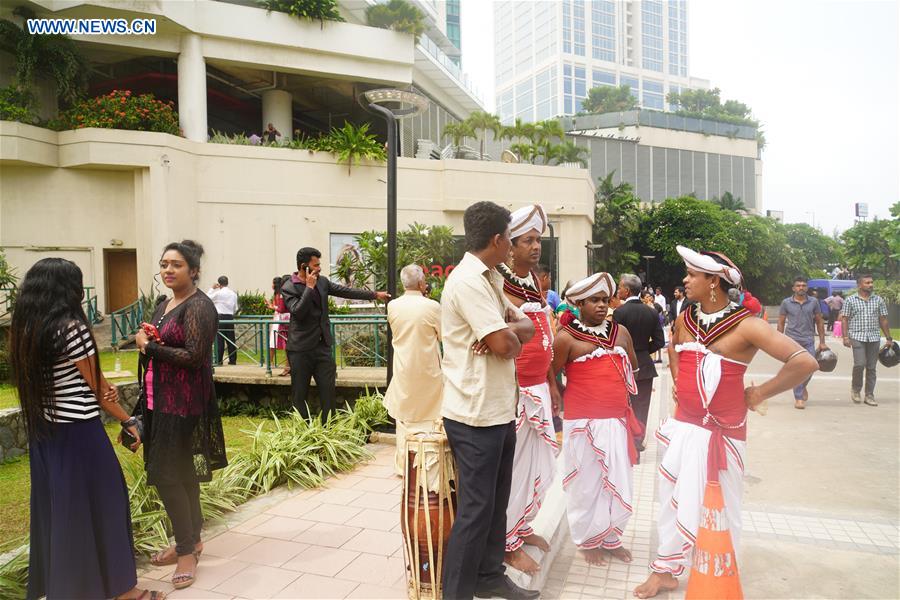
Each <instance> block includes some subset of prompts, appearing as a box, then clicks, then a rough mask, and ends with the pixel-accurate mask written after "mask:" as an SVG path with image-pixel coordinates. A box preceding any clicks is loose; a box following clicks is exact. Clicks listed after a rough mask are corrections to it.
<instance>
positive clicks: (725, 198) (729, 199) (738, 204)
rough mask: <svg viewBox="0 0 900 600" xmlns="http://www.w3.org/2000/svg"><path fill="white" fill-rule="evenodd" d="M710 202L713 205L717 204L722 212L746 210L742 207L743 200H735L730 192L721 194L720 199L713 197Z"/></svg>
mask: <svg viewBox="0 0 900 600" xmlns="http://www.w3.org/2000/svg"><path fill="white" fill-rule="evenodd" d="M712 202H713V204H718V205H719V208H721V209H723V210H733V211H734V212H740V211H746V210H747V207H746V206H744V202H743V200H741V199H740V198H735V197H734V196H732V195H731V192H725V193H724V194H722V197H721V198H717V197H716V196H713V199H712Z"/></svg>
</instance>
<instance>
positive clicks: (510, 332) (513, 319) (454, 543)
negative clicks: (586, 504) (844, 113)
mask: <svg viewBox="0 0 900 600" xmlns="http://www.w3.org/2000/svg"><path fill="white" fill-rule="evenodd" d="M509 221H510V213H509V211H508V210H506V209H505V208H503V207H501V206H497V205H496V204H494V203H493V202H478V203H476V204H473V205H472V206H470V207H469V208H468V209H466V212H465V215H464V216H463V224H464V227H465V234H466V250H467V252H466V254H465V256H464V257H463V259H462V260H461V261H460V263H459V265H457V267H456V268H455V269H454V270H453V272H452V273H451V274H450V276H449V277H448V278H447V282H446V284H445V285H444V291H443V294H442V296H441V331H442V332H443V341H444V360H443V362H442V367H443V373H444V402H443V406H442V408H441V414H442V415H443V417H444V429H445V431H446V432H447V437H448V439H449V440H450V447H451V449H452V451H453V457H454V459H455V461H456V472H457V484H458V489H457V511H456V520H455V521H454V523H453V529H452V531H451V532H450V540H449V543H448V545H447V553H446V555H445V556H444V572H443V576H442V583H443V596H444V598H447V599H450V600H458V599H469V598H472V597H473V595H474V596H477V597H479V598H493V597H500V598H514V599H528V598H537V597H538V596H539V595H540V592H537V591H532V590H526V589H523V588H520V587H519V586H517V585H516V584H514V583H513V582H512V581H511V580H510V579H509V577H507V576H506V574H505V570H506V567H505V566H504V565H503V557H504V550H505V546H506V543H505V542H506V506H507V504H508V503H509V493H510V484H511V478H512V466H513V454H514V453H515V447H516V429H515V422H514V419H515V411H516V403H517V401H518V387H517V385H516V367H515V362H514V361H515V358H516V356H518V355H519V352H520V351H521V350H522V344H523V343H526V342H527V341H528V340H529V339H531V337H532V336H533V335H534V325H533V324H532V322H531V320H530V319H528V318H527V317H526V316H525V315H524V314H523V313H522V312H521V311H520V310H519V309H517V308H516V307H514V306H513V305H512V304H511V303H510V302H509V300H507V299H506V297H505V296H504V295H503V290H502V288H503V278H502V277H501V276H500V274H499V273H498V272H497V271H496V269H495V267H496V266H497V265H498V264H500V263H501V262H503V261H504V260H506V258H507V257H508V256H509V252H510V248H511V242H510V238H509Z"/></svg>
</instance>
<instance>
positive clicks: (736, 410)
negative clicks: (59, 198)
mask: <svg viewBox="0 0 900 600" xmlns="http://www.w3.org/2000/svg"><path fill="white" fill-rule="evenodd" d="M463 220H464V228H465V245H466V253H465V255H464V257H463V258H462V260H461V261H460V262H459V264H458V265H457V267H456V268H455V269H454V270H453V271H452V273H451V274H450V275H449V276H448V278H447V280H446V283H445V286H444V289H443V294H442V296H441V300H440V303H438V302H436V301H434V300H431V299H429V298H428V297H427V295H426V290H427V285H426V277H425V273H424V271H423V270H422V268H421V267H419V266H417V265H407V266H405V267H404V268H403V269H402V271H401V274H400V278H401V281H402V284H403V287H404V293H403V295H402V296H401V297H399V298H397V299H396V300H394V301H392V302H390V303H389V304H388V307H387V313H388V322H389V324H390V327H391V329H392V331H393V334H394V337H393V344H394V350H395V352H394V360H395V363H394V373H395V376H394V378H393V380H392V381H391V382H390V385H389V387H388V389H387V393H386V396H385V405H386V407H387V409H388V411H389V412H390V414H391V415H392V416H393V417H394V419H395V420H396V422H397V432H398V435H397V439H398V460H397V467H398V472H400V471H401V468H402V464H403V462H402V457H401V456H400V453H401V452H402V451H403V441H404V439H405V436H406V435H407V434H409V433H414V432H417V431H441V432H443V433H445V434H446V436H447V438H448V439H449V442H450V446H451V450H452V453H453V457H454V459H455V465H456V475H457V477H456V486H457V487H456V491H457V495H458V498H457V514H456V518H455V520H454V522H453V527H452V531H451V534H450V539H449V544H448V547H447V552H446V555H445V556H444V561H443V573H442V588H443V595H444V597H446V598H454V599H456V598H472V597H473V596H475V597H503V598H535V597H537V596H538V595H539V592H538V591H535V590H527V589H524V588H521V587H519V586H518V585H516V584H515V583H514V582H513V581H512V580H511V579H510V578H509V577H508V576H507V575H506V572H505V569H506V567H505V565H511V566H513V567H515V568H517V569H519V570H521V571H524V572H526V573H534V572H535V571H536V570H538V569H539V568H540V567H539V565H538V564H537V563H536V562H535V560H534V559H533V558H532V557H531V556H530V555H529V554H528V553H526V552H524V550H523V547H524V546H526V545H530V546H535V547H537V548H540V549H543V550H548V549H549V542H548V541H547V540H546V539H544V538H542V537H541V536H539V535H538V534H537V533H536V532H535V531H534V529H533V528H532V524H533V523H534V520H535V518H536V516H537V515H538V513H539V511H540V509H541V505H542V502H543V500H544V498H545V496H546V493H547V489H548V486H549V484H550V482H552V481H553V480H554V478H555V477H556V476H557V473H556V468H557V456H558V455H559V453H560V452H562V454H563V457H562V461H561V463H562V468H563V472H562V473H560V474H559V475H560V476H561V478H562V481H563V487H564V491H565V496H566V506H567V515H568V516H567V518H568V521H569V525H570V531H571V537H572V541H573V543H574V544H575V545H576V546H577V547H578V548H579V549H580V550H581V551H582V552H583V553H584V555H585V557H586V559H587V560H588V562H590V563H591V564H603V563H604V562H606V561H608V560H618V561H623V562H631V560H632V556H631V553H630V551H629V550H628V549H627V548H625V547H624V546H623V543H622V536H623V532H624V531H625V529H626V528H627V527H628V523H629V519H630V517H631V514H632V473H633V466H634V465H635V464H638V463H639V461H640V455H641V452H642V451H643V450H644V448H645V437H646V432H647V428H648V422H647V419H648V417H647V415H648V412H649V408H650V397H651V391H652V385H653V379H654V378H655V377H657V376H658V373H657V370H656V366H655V365H656V364H659V359H658V358H657V359H656V360H654V354H656V353H658V352H659V351H661V350H662V349H663V348H666V352H667V354H668V369H669V372H670V374H671V377H672V379H673V381H674V399H675V400H676V402H677V407H676V410H675V413H674V415H673V416H671V417H670V418H668V419H667V420H665V421H664V422H663V423H662V424H661V425H660V426H659V428H658V429H657V431H656V432H655V437H656V439H657V440H658V441H659V443H660V444H661V446H662V447H663V448H664V451H663V453H662V459H661V460H662V461H661V464H660V468H659V482H658V485H657V489H658V496H659V498H658V500H659V506H660V510H659V513H658V518H657V536H658V540H659V546H658V550H657V554H656V556H655V558H654V560H653V561H652V563H651V564H650V574H649V576H648V579H647V580H646V581H645V582H644V583H643V584H641V585H640V586H638V587H637V588H636V589H635V595H636V596H638V597H640V598H648V597H651V596H654V595H656V594H657V593H659V592H660V591H664V590H669V589H674V588H675V587H676V586H677V579H676V578H677V577H678V576H679V575H681V574H682V573H683V572H684V570H685V568H686V566H687V565H688V564H689V562H690V559H691V552H692V550H693V546H694V543H695V540H696V535H697V529H698V526H699V523H700V520H701V501H702V494H703V490H704V486H705V485H706V483H707V482H708V481H718V482H719V484H720V485H721V488H722V491H723V493H724V496H725V512H726V515H727V517H728V519H729V521H730V522H731V532H732V536H733V538H734V541H735V545H737V543H738V539H739V536H740V529H741V527H740V523H741V519H740V507H741V495H742V472H743V462H744V454H745V449H746V423H747V413H748V411H749V410H761V407H763V406H764V403H765V402H766V400H767V399H768V398H771V397H773V396H774V395H776V394H778V393H780V392H783V391H786V390H788V389H792V388H793V389H794V397H795V406H796V407H797V408H804V407H805V403H806V401H807V400H808V395H807V391H806V385H807V383H808V382H809V378H810V377H811V376H812V374H813V372H814V371H816V370H817V368H818V363H817V360H816V357H815V355H816V353H817V352H823V351H825V350H827V346H826V344H825V337H824V335H825V334H824V331H825V318H824V314H825V312H824V311H823V308H822V306H821V305H820V303H819V302H818V301H816V300H814V299H812V298H810V297H809V295H808V293H807V282H806V280H804V279H803V278H797V279H796V280H795V281H794V285H793V295H792V296H791V297H789V298H787V299H785V301H784V302H783V303H782V305H781V308H780V313H779V322H778V327H777V331H773V329H772V328H771V327H770V326H769V325H768V324H767V322H766V321H765V320H763V319H760V318H758V317H759V316H761V315H762V314H763V311H762V307H761V306H759V302H758V301H757V300H756V299H754V298H753V297H752V295H750V293H749V292H747V291H746V290H744V289H743V284H744V280H743V276H742V274H741V271H740V269H739V268H738V267H737V266H736V265H735V264H734V263H733V262H732V261H731V260H730V259H728V257H726V256H724V255H723V254H720V253H716V252H695V251H694V250H691V249H689V248H686V247H682V246H678V248H677V251H678V253H679V254H680V256H681V257H682V259H683V260H684V264H685V268H686V276H685V277H684V280H683V284H684V285H683V286H680V287H678V288H676V289H675V290H674V291H673V298H672V300H671V301H668V300H667V298H665V297H664V296H663V294H662V290H661V289H659V288H654V289H647V288H646V287H645V283H644V282H643V281H642V280H641V278H640V276H639V275H635V274H627V273H626V274H622V275H620V276H618V278H616V277H614V276H613V275H612V274H610V273H605V272H599V273H593V274H590V275H589V276H588V277H586V278H584V279H582V280H580V281H575V282H570V283H569V284H568V285H566V287H565V289H564V290H563V292H562V294H559V295H556V294H555V293H552V292H551V290H550V289H549V287H550V273H549V271H548V270H547V269H546V268H544V267H542V265H541V263H540V258H541V241H542V236H543V234H544V231H545V228H546V226H547V216H546V214H545V212H544V210H543V208H542V207H541V206H539V205H533V206H527V207H524V208H522V209H519V210H517V211H515V212H514V213H510V212H509V211H508V210H507V209H505V208H503V207H501V206H498V205H496V204H494V203H491V202H478V203H476V204H473V205H472V206H470V207H469V208H468V209H467V210H466V212H465V215H464V219H463ZM202 255H203V248H202V247H201V246H200V245H199V244H197V243H195V242H192V241H190V240H185V241H182V242H173V243H171V244H168V245H167V246H166V247H165V248H164V249H163V251H162V254H161V256H160V261H159V275H160V277H161V279H162V282H163V284H164V285H165V286H166V287H167V288H169V290H170V292H171V296H170V297H166V298H165V299H163V301H161V302H160V303H159V304H158V305H157V307H156V309H155V312H154V314H153V315H152V317H151V318H150V320H149V321H148V323H146V324H144V325H143V326H142V328H141V329H140V330H138V331H137V333H136V335H135V344H136V346H137V349H138V350H139V352H140V361H139V373H138V379H139V384H140V390H141V393H140V398H139V401H138V404H137V406H136V408H135V409H134V411H133V413H132V414H128V413H126V412H125V411H124V410H123V409H122V407H120V406H119V404H118V394H117V391H116V388H115V386H112V385H110V384H109V383H108V382H107V381H106V379H105V378H104V377H103V374H102V372H101V370H100V364H99V360H98V350H97V344H96V342H95V341H94V338H93V335H92V333H91V330H90V324H89V323H88V322H87V318H86V316H85V314H84V311H83V309H82V305H81V299H82V285H83V282H82V275H81V271H80V270H79V269H78V267H77V266H76V265H75V264H74V263H72V262H70V261H67V260H64V259H61V258H48V259H43V260H41V261H38V262H37V263H35V265H34V266H33V267H32V268H31V269H29V271H28V272H27V273H26V275H25V277H24V279H23V281H22V285H21V288H20V290H19V294H18V298H17V303H16V309H15V312H14V314H13V317H12V323H11V328H10V345H11V349H12V353H11V356H12V367H13V375H14V381H15V385H16V387H17V390H18V394H19V399H20V402H21V405H22V412H23V416H24V419H25V423H26V425H27V429H28V433H29V439H30V468H31V482H32V484H31V485H32V487H31V538H30V539H31V553H30V559H29V560H30V563H29V581H28V593H27V596H28V598H39V597H42V596H47V597H48V598H94V597H97V598H99V597H103V598H123V599H141V600H160V599H161V598H163V597H164V595H163V594H162V593H160V592H157V591H152V590H143V589H138V588H137V587H136V586H137V577H136V574H135V561H134V553H133V548H132V545H133V543H132V538H131V521H130V514H129V508H128V506H129V504H128V495H127V489H126V487H125V482H124V478H123V476H122V471H121V468H120V466H119V464H118V461H117V460H116V456H115V453H114V451H113V449H112V447H111V444H110V442H109V438H108V437H107V436H106V433H105V431H104V429H103V427H102V425H101V422H100V419H99V415H100V413H101V412H103V413H106V414H107V415H109V416H110V417H112V418H114V419H115V420H117V421H119V422H120V423H121V426H122V428H121V435H120V437H119V442H120V443H122V444H123V445H124V446H126V447H127V448H129V449H130V450H132V451H137V450H138V449H139V448H141V447H143V456H144V464H145V467H146V471H147V483H148V484H149V485H151V486H154V487H155V488H156V490H157V492H158V494H159V497H160V498H161V500H162V503H163V505H164V507H165V511H166V514H167V516H168V518H169V520H170V521H171V523H172V530H173V532H174V544H172V545H171V546H169V547H167V548H163V549H161V550H160V551H159V552H157V553H156V554H155V555H154V556H153V558H152V562H153V564H154V565H159V566H163V565H174V566H175V568H174V574H173V576H172V583H173V585H174V586H175V587H176V588H184V587H188V586H190V585H191V584H193V583H194V581H195V580H196V577H197V566H198V562H199V560H200V556H201V553H202V551H203V542H202V539H201V533H202V522H203V521H202V513H201V508H200V500H199V497H200V492H199V490H200V487H199V485H200V483H202V482H205V481H209V480H210V479H211V477H212V473H213V471H215V470H216V469H220V468H222V467H223V466H225V464H226V456H225V440H224V436H223V432H222V425H221V420H220V417H219V413H218V408H217V406H218V405H217V400H216V394H215V387H214V385H213V379H212V364H213V360H212V359H213V357H212V353H213V350H212V349H213V347H214V346H215V344H214V340H215V339H216V336H217V331H218V332H223V335H225V337H226V339H228V340H229V341H231V338H230V337H229V335H233V333H231V334H229V333H228V332H229V331H231V330H229V329H228V328H227V327H223V326H222V325H227V323H226V324H220V323H219V322H220V321H230V320H233V316H234V314H235V313H236V311H237V308H238V307H237V295H236V294H235V293H234V292H233V291H232V290H230V288H229V287H228V283H229V282H228V279H227V278H226V277H224V276H223V277H220V278H219V280H218V282H217V284H216V285H215V286H213V288H212V289H210V290H209V291H208V293H202V292H199V290H198V285H197V284H198V281H199V278H200V261H201V257H202ZM320 260H321V253H320V252H319V251H318V250H316V249H315V248H311V247H304V248H301V249H300V250H299V251H298V252H297V255H296V264H297V271H295V272H294V273H292V274H290V275H289V276H285V277H283V278H281V277H279V278H275V280H274V281H273V292H274V296H273V300H272V302H271V308H272V309H273V311H274V312H275V314H276V317H275V320H276V322H277V323H278V324H279V325H281V326H282V327H283V326H284V325H286V326H287V327H286V329H287V335H286V338H285V339H284V341H283V346H284V349H285V350H286V352H287V356H288V362H289V369H290V370H289V374H290V377H291V382H292V403H293V406H294V407H295V408H296V409H297V411H298V412H299V413H300V414H301V415H303V416H304V417H307V418H310V417H311V411H310V409H309V406H308V404H307V395H308V392H309V385H310V378H313V379H315V381H316V385H317V387H318V392H319V398H320V402H321V418H322V419H323V420H324V421H325V422H326V423H327V421H328V418H329V416H330V415H331V414H332V413H333V412H334V411H335V410H336V401H335V374H336V373H335V364H334V359H333V358H332V352H331V346H332V345H333V343H334V341H333V339H332V337H331V332H330V327H329V316H328V298H329V296H339V297H344V298H352V299H363V300H376V299H377V300H380V301H383V302H386V301H388V300H390V295H389V294H388V293H387V292H384V291H377V292H372V291H368V290H361V289H354V288H349V287H344V286H341V285H339V284H337V283H334V282H332V281H330V280H329V279H328V278H327V277H325V276H323V275H322V274H321V264H320ZM858 290H859V291H858V293H857V294H855V295H853V296H851V297H849V298H847V299H846V300H844V299H843V298H842V297H841V296H840V295H835V296H832V297H830V298H829V299H828V300H830V301H828V300H826V308H827V309H828V315H829V319H830V320H831V321H833V322H835V323H841V325H842V340H843V343H844V345H845V346H848V347H850V348H852V350H853V359H854V366H853V377H852V382H851V400H852V401H853V402H856V403H858V402H863V401H864V402H865V403H866V404H869V405H871V406H877V402H876V401H875V396H874V390H875V379H876V377H875V365H876V362H877V359H878V355H879V350H880V348H881V345H880V336H881V334H883V335H884V336H885V337H886V338H887V342H888V345H889V346H890V345H891V344H892V343H893V341H892V339H891V336H890V330H889V329H888V327H887V310H886V305H885V303H884V300H883V299H881V298H880V297H879V296H877V295H876V294H874V291H873V283H872V278H871V277H870V276H868V275H862V276H860V277H859V278H858ZM198 292H199V293H198ZM554 303H555V304H554ZM835 311H837V312H836V313H835ZM836 318H838V319H839V320H838V321H836V320H835V319H836ZM280 333H284V332H283V331H281V332H280ZM279 335H280V334H276V336H275V337H274V338H273V340H272V343H273V344H274V345H275V347H276V348H277V347H278V344H279V341H278V337H279ZM815 337H818V345H816V344H815ZM225 346H227V347H228V348H227V349H228V353H229V359H230V361H231V362H232V363H233V362H234V360H233V359H231V356H232V354H233V348H232V347H231V346H230V345H229V344H225V345H220V347H222V351H221V352H220V354H219V357H218V359H219V362H221V361H222V359H223V358H224V350H225ZM891 347H895V345H893V346H891ZM759 351H762V352H764V353H765V354H768V355H769V356H771V357H773V358H775V359H776V360H778V361H780V362H781V363H782V367H781V368H780V370H779V371H778V372H777V373H776V374H775V375H774V376H772V377H771V378H769V379H768V380H767V381H765V382H763V383H762V384H760V385H753V384H751V385H749V386H745V383H744V374H745V372H746V370H747V368H748V366H749V364H750V363H751V361H752V360H753V359H754V357H755V355H756V354H757V352H759ZM883 351H884V350H882V352H883ZM560 418H561V420H560ZM557 430H558V431H557ZM676 481H677V485H676ZM56 499H64V501H58V500H56Z"/></svg>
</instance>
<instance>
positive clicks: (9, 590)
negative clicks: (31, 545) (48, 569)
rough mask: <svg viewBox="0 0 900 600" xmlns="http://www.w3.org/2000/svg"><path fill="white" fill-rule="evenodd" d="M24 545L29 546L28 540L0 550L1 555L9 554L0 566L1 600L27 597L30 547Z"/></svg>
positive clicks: (19, 541)
mask: <svg viewBox="0 0 900 600" xmlns="http://www.w3.org/2000/svg"><path fill="white" fill-rule="evenodd" d="M23 543H25V544H27V540H16V541H15V542H14V543H13V544H5V545H4V546H3V547H2V548H0V553H3V554H6V553H8V554H7V557H6V560H5V561H4V562H3V563H2V564H0V598H4V599H6V598H10V599H12V598H24V597H25V588H26V586H27V585H28V546H27V545H23ZM10 546H11V547H10Z"/></svg>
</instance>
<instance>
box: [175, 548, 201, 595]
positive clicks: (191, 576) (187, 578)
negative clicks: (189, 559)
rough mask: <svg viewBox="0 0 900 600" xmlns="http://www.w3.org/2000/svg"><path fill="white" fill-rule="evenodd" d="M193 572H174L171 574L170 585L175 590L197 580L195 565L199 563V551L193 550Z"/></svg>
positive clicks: (181, 588) (188, 585)
mask: <svg viewBox="0 0 900 600" xmlns="http://www.w3.org/2000/svg"><path fill="white" fill-rule="evenodd" d="M193 557H194V572H193V573H175V574H174V575H172V585H173V586H174V587H175V589H176V590H183V589H184V588H186V587H191V586H192V585H194V581H196V580H197V565H198V564H199V563H200V553H199V552H194V553H193Z"/></svg>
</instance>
